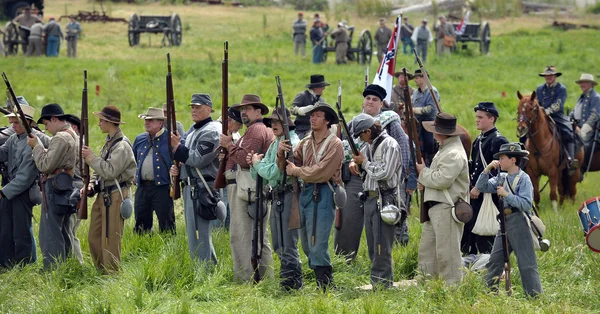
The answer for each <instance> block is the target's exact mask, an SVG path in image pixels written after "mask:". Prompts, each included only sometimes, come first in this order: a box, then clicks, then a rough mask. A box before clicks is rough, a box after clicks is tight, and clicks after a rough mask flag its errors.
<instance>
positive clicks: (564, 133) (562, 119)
mask: <svg viewBox="0 0 600 314" xmlns="http://www.w3.org/2000/svg"><path fill="white" fill-rule="evenodd" d="M561 75H562V73H561V72H557V71H556V67H555V66H553V65H550V66H547V67H546V69H545V70H544V72H542V73H540V74H539V76H542V77H544V78H545V79H546V83H544V84H541V85H540V86H538V87H537V88H536V90H535V95H536V98H537V100H538V102H539V103H540V105H542V107H543V108H544V111H545V112H546V114H547V115H548V116H549V117H550V118H552V120H553V121H554V123H555V124H556V127H557V128H558V131H559V132H560V138H561V142H562V145H563V147H564V149H565V150H566V151H567V153H568V156H567V158H568V159H567V163H568V166H569V168H570V169H576V168H578V167H579V161H578V160H577V159H575V141H574V137H573V125H572V123H571V121H570V119H569V118H567V117H566V116H565V112H564V111H565V110H564V109H565V101H566V99H567V88H566V87H565V86H564V85H563V84H561V83H559V82H557V81H556V78H558V77H559V76H561Z"/></svg>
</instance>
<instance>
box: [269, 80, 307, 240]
mask: <svg viewBox="0 0 600 314" xmlns="http://www.w3.org/2000/svg"><path fill="white" fill-rule="evenodd" d="M275 81H276V83H277V100H278V101H279V108H281V109H280V110H281V111H277V105H275V112H276V113H277V114H279V113H280V112H281V113H282V114H284V115H286V116H285V117H279V121H281V126H282V127H283V136H284V137H285V139H286V140H287V141H288V143H289V144H290V145H292V140H291V137H290V126H289V125H288V123H287V109H286V107H285V101H284V100H283V91H282V88H281V78H280V77H279V75H278V76H276V77H275ZM275 103H276V104H277V101H276V102H275ZM285 158H286V159H287V160H289V161H290V162H291V163H294V154H290V153H286V156H285ZM291 178H292V179H291V180H292V207H291V210H290V221H289V222H288V229H300V227H301V226H300V201H299V200H300V184H299V183H298V177H294V176H291ZM286 182H287V172H286V170H285V167H284V169H283V178H282V180H281V188H283V189H285V184H286ZM284 199H285V197H284V196H282V197H280V201H281V208H282V209H283V208H284V207H283V204H284ZM279 219H280V220H281V215H279ZM279 224H280V225H279V227H280V230H281V232H282V234H281V238H282V241H281V243H283V222H281V221H280V222H279Z"/></svg>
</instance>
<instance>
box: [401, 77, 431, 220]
mask: <svg viewBox="0 0 600 314" xmlns="http://www.w3.org/2000/svg"><path fill="white" fill-rule="evenodd" d="M402 75H403V76H404V82H406V85H404V88H402V91H403V93H404V105H405V106H406V107H405V108H404V115H405V117H406V123H407V126H408V138H409V142H410V143H409V144H410V155H411V157H412V158H413V166H414V168H415V169H417V165H416V164H417V160H418V161H419V162H420V161H421V159H422V158H423V157H422V156H421V150H420V149H415V147H421V143H420V142H419V134H418V133H417V121H416V120H417V119H416V118H415V116H414V114H413V106H412V99H411V98H410V90H409V87H408V74H406V68H404V69H402ZM413 143H414V145H413ZM416 192H417V193H418V190H417V191H416ZM419 208H420V211H419V212H420V214H419V220H420V221H421V223H424V222H426V221H429V213H428V212H427V210H426V209H425V207H424V206H423V197H420V198H419Z"/></svg>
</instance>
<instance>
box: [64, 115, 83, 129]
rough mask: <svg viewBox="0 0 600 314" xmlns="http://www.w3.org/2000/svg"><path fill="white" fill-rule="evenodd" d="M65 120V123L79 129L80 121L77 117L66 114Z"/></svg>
mask: <svg viewBox="0 0 600 314" xmlns="http://www.w3.org/2000/svg"><path fill="white" fill-rule="evenodd" d="M65 120H67V122H69V123H71V124H74V125H76V126H77V127H78V128H80V127H81V119H79V117H78V116H76V115H74V114H66V115H65Z"/></svg>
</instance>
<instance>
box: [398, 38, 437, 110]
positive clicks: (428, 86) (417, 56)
mask: <svg viewBox="0 0 600 314" xmlns="http://www.w3.org/2000/svg"><path fill="white" fill-rule="evenodd" d="M413 53H414V54H415V60H416V61H417V63H418V64H419V68H420V69H421V73H422V74H423V79H424V80H425V84H427V88H429V93H430V94H431V98H432V99H433V102H434V103H435V107H436V108H437V110H438V113H442V112H443V111H442V107H441V106H440V103H439V101H438V99H437V97H436V96H435V92H434V91H433V86H432V85H431V82H430V81H429V73H428V72H427V70H425V66H424V65H423V62H422V61H421V58H420V57H419V54H417V49H413ZM407 82H408V81H407ZM407 84H408V83H407Z"/></svg>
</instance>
